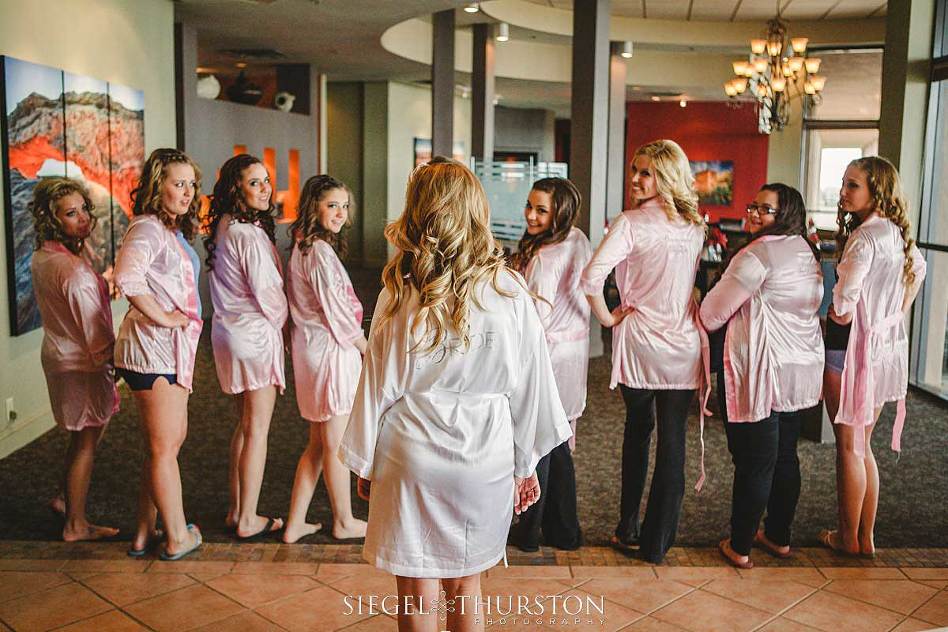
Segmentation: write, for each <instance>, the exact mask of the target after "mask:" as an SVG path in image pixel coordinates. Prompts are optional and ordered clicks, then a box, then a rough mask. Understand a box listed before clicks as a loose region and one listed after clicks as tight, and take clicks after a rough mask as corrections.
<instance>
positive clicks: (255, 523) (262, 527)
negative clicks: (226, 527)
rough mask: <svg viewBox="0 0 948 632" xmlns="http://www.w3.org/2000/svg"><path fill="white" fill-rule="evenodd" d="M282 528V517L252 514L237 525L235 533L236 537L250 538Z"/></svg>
mask: <svg viewBox="0 0 948 632" xmlns="http://www.w3.org/2000/svg"><path fill="white" fill-rule="evenodd" d="M282 528H283V518H268V517H266V516H253V517H252V518H250V520H247V521H246V522H241V523H240V524H238V525H237V529H236V531H235V533H236V534H237V537H238V538H252V537H255V536H258V535H260V536H262V535H266V534H268V533H274V532H276V531H279V530H280V529H282Z"/></svg>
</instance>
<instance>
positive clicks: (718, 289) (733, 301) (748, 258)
mask: <svg viewBox="0 0 948 632" xmlns="http://www.w3.org/2000/svg"><path fill="white" fill-rule="evenodd" d="M766 277H767V269H766V268H765V267H764V265H763V264H762V263H761V262H760V259H758V258H757V257H755V256H754V254H753V253H751V252H748V251H744V252H742V253H740V254H739V255H738V256H737V257H735V258H734V260H733V261H731V264H730V265H729V266H728V267H727V270H725V271H724V276H722V277H721V280H720V281H718V282H717V284H716V285H715V286H714V287H713V288H711V291H710V292H708V295H707V296H706V297H705V298H704V301H702V302H701V311H700V314H701V324H702V325H704V328H705V329H706V330H708V331H709V332H711V331H717V330H718V329H720V328H721V327H723V326H724V325H725V323H727V321H729V320H730V319H731V316H733V315H734V314H735V313H736V312H737V310H739V309H740V308H741V306H742V305H743V304H744V303H746V302H747V301H749V300H750V298H751V296H753V295H754V292H756V291H757V290H758V289H759V288H760V286H761V285H763V283H764V279H765V278H766Z"/></svg>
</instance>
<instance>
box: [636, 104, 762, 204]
mask: <svg viewBox="0 0 948 632" xmlns="http://www.w3.org/2000/svg"><path fill="white" fill-rule="evenodd" d="M626 108H627V110H626V112H627V115H628V118H627V120H626V156H627V157H628V160H629V162H630V164H631V160H632V155H633V152H634V151H635V149H636V148H637V147H639V146H640V145H643V144H645V143H647V142H649V141H653V140H656V139H659V138H668V139H670V140H673V141H675V142H676V143H678V144H679V145H681V148H682V149H684V150H685V153H686V154H688V158H689V160H731V161H733V162H734V194H733V196H732V203H731V206H705V205H702V206H701V211H702V212H703V213H707V214H708V215H710V216H711V219H712V221H714V220H716V219H718V218H720V217H733V218H741V217H743V216H744V207H745V206H746V205H747V203H748V202H750V201H751V200H753V198H754V195H756V194H757V191H758V189H760V186H761V185H762V184H764V183H765V182H766V179H767V147H768V141H769V137H768V136H767V135H766V134H761V133H759V132H758V131H757V111H756V108H754V107H753V106H752V105H750V104H745V105H744V106H743V107H740V108H730V107H728V106H727V104H726V103H724V102H719V101H689V102H688V106H687V107H684V108H683V107H681V106H680V105H679V104H678V102H677V101H674V102H667V101H663V102H659V103H656V102H651V101H645V102H641V101H630V102H629V103H628V104H627V105H626ZM628 177H629V168H628V166H627V167H626V187H625V201H626V208H628V207H629V203H630V193H629V189H630V187H629V182H628Z"/></svg>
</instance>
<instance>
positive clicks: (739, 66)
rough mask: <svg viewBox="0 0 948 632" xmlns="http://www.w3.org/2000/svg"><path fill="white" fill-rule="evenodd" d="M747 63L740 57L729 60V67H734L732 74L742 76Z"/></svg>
mask: <svg viewBox="0 0 948 632" xmlns="http://www.w3.org/2000/svg"><path fill="white" fill-rule="evenodd" d="M749 65H750V64H748V63H747V62H746V61H745V60H743V59H741V60H738V61H735V62H731V67H732V68H734V74H735V75H737V76H738V77H740V76H743V75H744V73H746V72H747V67H748V66H749Z"/></svg>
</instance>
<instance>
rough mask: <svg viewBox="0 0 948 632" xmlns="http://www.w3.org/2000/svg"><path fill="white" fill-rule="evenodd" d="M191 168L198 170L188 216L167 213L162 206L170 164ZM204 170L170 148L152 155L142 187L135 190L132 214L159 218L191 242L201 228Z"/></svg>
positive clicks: (143, 175) (145, 166)
mask: <svg viewBox="0 0 948 632" xmlns="http://www.w3.org/2000/svg"><path fill="white" fill-rule="evenodd" d="M174 164H183V165H191V168H192V169H194V181H195V188H194V197H193V198H192V199H191V204H190V206H189V207H188V212H187V213H185V214H184V215H173V214H171V213H168V212H167V211H165V209H164V207H163V206H162V205H161V187H162V185H164V183H165V176H166V175H167V174H166V170H167V167H168V165H174ZM200 197H201V169H200V168H199V167H198V166H197V163H195V162H194V161H193V160H191V158H190V157H189V156H188V155H187V154H186V153H184V152H183V151H178V150H177V149H173V148H170V147H163V148H161V149H156V150H155V151H153V152H151V155H150V156H148V160H146V161H145V165H144V166H143V167H142V175H141V177H140V178H139V179H138V186H136V187H135V189H134V190H133V191H132V215H155V216H156V217H158V219H160V220H161V223H162V224H164V225H165V227H166V228H167V229H168V230H172V231H176V230H180V231H181V234H183V235H184V238H185V239H187V240H188V241H190V240H191V239H192V238H193V237H194V232H195V230H196V229H197V225H196V223H195V220H196V218H197V213H198V208H200V206H201V200H200Z"/></svg>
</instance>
